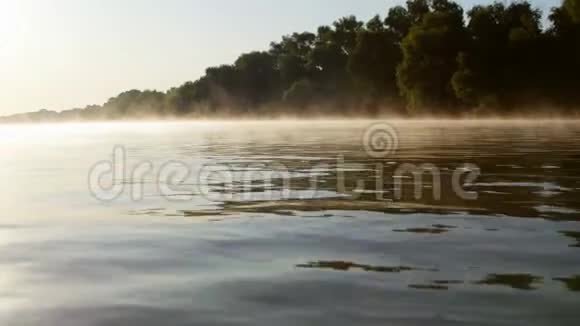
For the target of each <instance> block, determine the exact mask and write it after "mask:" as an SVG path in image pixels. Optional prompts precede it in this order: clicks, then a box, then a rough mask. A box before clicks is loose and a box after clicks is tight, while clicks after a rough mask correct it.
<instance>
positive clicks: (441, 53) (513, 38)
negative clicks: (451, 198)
mask: <svg viewBox="0 0 580 326" xmlns="http://www.w3.org/2000/svg"><path fill="white" fill-rule="evenodd" d="M383 12H384V13H385V16H384V17H382V16H381V15H376V16H374V17H373V18H372V19H370V20H369V21H367V22H364V21H360V20H358V19H357V18H356V17H355V16H347V17H342V18H339V19H337V20H336V21H335V22H333V23H332V24H330V25H324V26H321V27H319V28H318V29H317V31H316V32H307V31H305V32H296V33H292V34H290V35H286V36H283V37H282V38H281V40H280V41H277V42H272V43H271V44H270V47H269V49H268V50H267V51H256V52H250V53H244V54H242V55H240V56H239V58H238V59H237V60H236V61H235V62H234V63H233V64H225V65H221V66H217V67H210V68H207V70H206V72H205V75H203V76H201V77H200V78H199V79H197V80H195V81H188V82H185V83H184V84H183V85H181V86H178V87H174V88H171V89H170V90H168V91H166V92H159V91H154V90H145V91H140V90H130V91H126V92H123V93H121V94H119V95H117V96H115V97H113V98H111V99H109V100H108V101H107V102H106V103H104V104H102V105H92V106H87V107H85V108H82V109H72V110H67V111H63V112H60V113H57V112H54V111H47V110H41V111H38V112H35V113H29V114H21V115H16V116H12V117H8V118H3V119H2V120H0V121H19V120H26V119H29V120H72V119H81V120H115V119H139V118H153V117H155V118H157V117H171V118H180V117H222V116H230V115H245V116H251V117H271V116H276V115H281V114H285V115H288V114H293V115H298V116H307V115H309V114H313V113H314V112H316V113H323V114H333V115H348V116H356V115H361V116H362V115H365V116H367V115H377V114H397V115H404V116H421V115H436V116H439V115H440V116H465V115H484V114H494V115H510V114H514V113H522V112H536V113H537V112H543V113H546V112H548V113H550V112H558V113H565V114H578V113H580V95H578V90H579V89H580V78H579V76H580V0H564V1H563V3H562V5H561V6H560V7H555V8H552V10H551V12H550V13H547V14H548V16H547V21H548V24H547V26H545V27H543V26H542V21H543V19H542V17H543V16H542V15H543V13H542V12H541V11H540V10H539V9H537V8H535V7H534V6H533V5H532V4H530V3H529V2H526V1H515V2H511V3H508V4H506V3H504V2H495V3H491V4H486V5H476V6H474V7H472V8H469V9H468V10H464V9H463V8H462V7H461V6H460V5H459V4H457V3H455V2H453V1H450V0H408V1H407V2H406V4H405V5H404V6H396V7H393V8H390V9H389V8H385V9H384V10H383Z"/></svg>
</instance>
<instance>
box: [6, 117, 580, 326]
mask: <svg viewBox="0 0 580 326" xmlns="http://www.w3.org/2000/svg"><path fill="white" fill-rule="evenodd" d="M370 124H372V122H369V121H348V122H323V121H321V122H314V123H313V122H309V123H306V122H293V123H286V122H243V123H232V122H224V123H210V122H207V123H165V124H162V123H159V124H156V123H144V124H95V125H91V124H87V125H55V126H0V144H1V145H2V149H3V154H2V155H0V178H1V180H2V182H1V183H0V192H1V193H2V194H3V197H2V199H1V200H0V211H1V212H2V216H0V324H1V325H59V326H60V325H75V326H76V325H90V326H93V325H95V326H96V325H208V324H218V325H229V324H236V325H242V324H243V325H271V324H277V325H296V324H300V325H302V324H305V325H324V324H335V325H352V324H360V325H376V324H396V325H424V324H435V325H447V324H462V325H463V324H479V325H496V324H497V325H500V324H502V325H504V324H506V323H508V321H509V324H521V325H546V324H558V325H577V322H578V320H579V318H580V313H579V312H578V303H580V297H579V296H578V294H579V291H580V287H579V284H580V276H578V275H579V273H580V265H579V256H578V255H579V254H580V252H579V251H578V248H577V247H578V246H579V245H580V235H579V234H580V214H579V213H578V212H580V199H579V198H580V148H579V147H578V145H577V144H578V143H579V142H580V124H578V123H576V122H566V123H558V122H541V123H539V122H522V121H520V122H485V123H476V122H466V123H455V122H448V121H446V122H437V123H427V122H401V121H398V122H397V121H395V122H392V125H393V126H394V127H395V128H396V129H397V131H398V133H399V135H398V137H399V142H398V144H399V148H397V150H396V151H394V152H393V153H391V154H390V155H389V156H388V157H384V158H375V157H370V156H369V155H367V153H365V150H364V148H363V146H362V144H361V138H362V135H363V134H364V131H365V128H367V127H368V126H369V125H370ZM116 145H122V146H123V147H124V148H125V149H126V152H127V164H128V165H129V167H132V166H136V165H138V164H139V163H142V162H150V163H151V164H152V165H153V166H154V167H156V170H155V172H156V173H157V172H158V171H159V167H161V166H163V165H164V164H167V162H173V161H175V162H182V163H186V165H187V166H188V167H190V169H191V172H192V173H191V174H190V175H187V176H186V177H184V178H181V177H176V178H175V180H174V182H173V183H172V184H171V185H169V186H170V187H169V188H170V190H171V192H170V193H163V192H162V191H161V190H160V189H162V188H163V186H168V185H166V184H160V183H159V182H158V181H159V180H158V179H157V176H156V173H152V174H150V175H145V176H144V177H143V178H139V177H136V176H134V175H131V174H129V173H127V174H124V175H120V176H116V178H115V179H114V180H112V184H116V185H121V186H122V187H123V189H124V191H123V193H122V194H121V195H120V196H119V197H118V198H116V199H115V200H113V201H109V202H101V201H98V200H96V199H95V198H93V197H92V196H91V194H90V192H89V188H88V185H87V179H88V178H87V175H88V171H89V169H90V168H91V166H93V165H94V164H95V163H97V162H100V161H103V160H110V159H111V155H112V151H113V148H114V147H115V146H116ZM404 164H414V165H415V166H421V165H422V164H429V166H430V167H435V168H436V169H437V170H438V171H439V175H440V186H441V194H440V196H437V193H436V190H437V188H438V187H437V182H434V180H436V178H433V177H432V176H431V175H430V174H428V173H425V174H424V175H423V177H422V179H421V180H419V179H417V178H416V177H415V176H414V175H413V174H406V175H398V174H397V173H396V172H397V169H398V168H399V167H401V166H402V165H404ZM465 164H474V165H477V166H478V167H479V168H480V169H481V175H480V176H479V177H478V178H477V180H472V181H469V182H468V181H462V182H463V184H462V186H463V187H464V189H465V191H469V192H474V193H476V194H477V198H473V199H472V200H466V199H465V198H462V197H461V196H458V194H457V192H456V191H453V185H452V184H453V173H454V171H457V170H458V169H461V168H462V167H464V166H465ZM208 167H210V168H212V169H225V170H227V171H228V173H231V179H229V180H227V179H226V180H224V179H223V178H221V179H220V178H216V177H215V175H214V176H210V178H209V180H208V183H207V184H203V185H200V183H201V182H200V179H199V178H198V177H197V176H198V175H197V174H199V173H196V172H200V171H202V170H203V169H206V168H208ZM288 180H289V181H290V182H289V184H286V182H287V181H288ZM341 182H344V184H341ZM168 183H169V182H168ZM397 185H400V187H401V188H400V189H398V190H400V192H399V193H398V190H397V188H396V186H397ZM417 189H419V190H420V196H416V195H417ZM134 190H141V191H142V198H141V199H140V200H133V199H132V196H131V194H132V191H134ZM305 262H306V263H305ZM47 298H49V299H47Z"/></svg>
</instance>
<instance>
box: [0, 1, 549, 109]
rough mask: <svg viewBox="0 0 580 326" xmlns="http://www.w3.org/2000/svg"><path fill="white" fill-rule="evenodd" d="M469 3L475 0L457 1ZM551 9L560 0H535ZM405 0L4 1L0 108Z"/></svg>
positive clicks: (32, 105)
mask: <svg viewBox="0 0 580 326" xmlns="http://www.w3.org/2000/svg"><path fill="white" fill-rule="evenodd" d="M458 2H459V3H461V4H463V5H464V8H465V7H470V6H471V5H472V4H473V3H474V2H475V3H483V2H488V1H475V0H465V1H458ZM532 2H533V3H534V4H535V5H536V6H538V7H539V8H541V9H544V10H548V9H549V8H550V7H551V6H553V5H556V4H558V3H559V0H536V1H532ZM399 3H403V1H401V0H211V1H209V0H206V1H202V0H189V1H186V0H164V1H161V0H156V1H155V0H100V1H99V0H0V115H4V114H11V113H18V112H27V111H36V110H39V109H43V108H44V109H49V110H57V111H60V110H64V109H70V108H73V107H84V106H85V105H87V104H102V103H103V102H105V101H106V100H107V99H108V98H109V97H112V96H115V95H117V94H118V93H120V92H122V91H125V90H129V89H134V88H137V89H157V90H160V91H165V90H167V89H168V88H170V87H173V86H178V85H181V84H182V83H183V82H185V81H188V80H195V79H197V78H198V77H200V76H201V75H202V74H203V73H204V71H205V68H206V67H208V66H213V65H219V64H225V63H232V62H233V61H234V60H235V59H236V57H237V56H238V55H239V54H241V53H243V52H248V51H252V50H265V49H267V48H268V45H269V43H270V42H271V41H276V40H279V39H280V37H281V36H282V35H285V34H289V33H292V32H296V31H304V30H308V31H315V30H316V28H317V27H318V26H319V25H327V24H330V23H332V21H334V20H335V19H337V18H338V17H342V16H345V15H349V14H354V15H356V16H357V17H358V18H359V19H364V20H367V19H369V18H370V17H372V16H373V15H375V14H377V13H378V14H381V16H384V15H385V14H386V12H387V9H388V8H389V7H391V6H393V5H395V4H399Z"/></svg>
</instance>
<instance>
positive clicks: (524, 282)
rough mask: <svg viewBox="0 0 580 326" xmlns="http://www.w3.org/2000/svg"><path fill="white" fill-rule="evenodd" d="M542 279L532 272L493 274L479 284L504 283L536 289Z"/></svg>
mask: <svg viewBox="0 0 580 326" xmlns="http://www.w3.org/2000/svg"><path fill="white" fill-rule="evenodd" d="M542 281H543V278H542V277H541V276H534V275H530V274H491V275H488V276H487V277H486V278H485V279H484V280H482V281H479V282H477V284H485V285H503V286H509V287H512V288H514V289H518V290H535V289H536V287H535V285H536V284H538V283H541V282H542Z"/></svg>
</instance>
